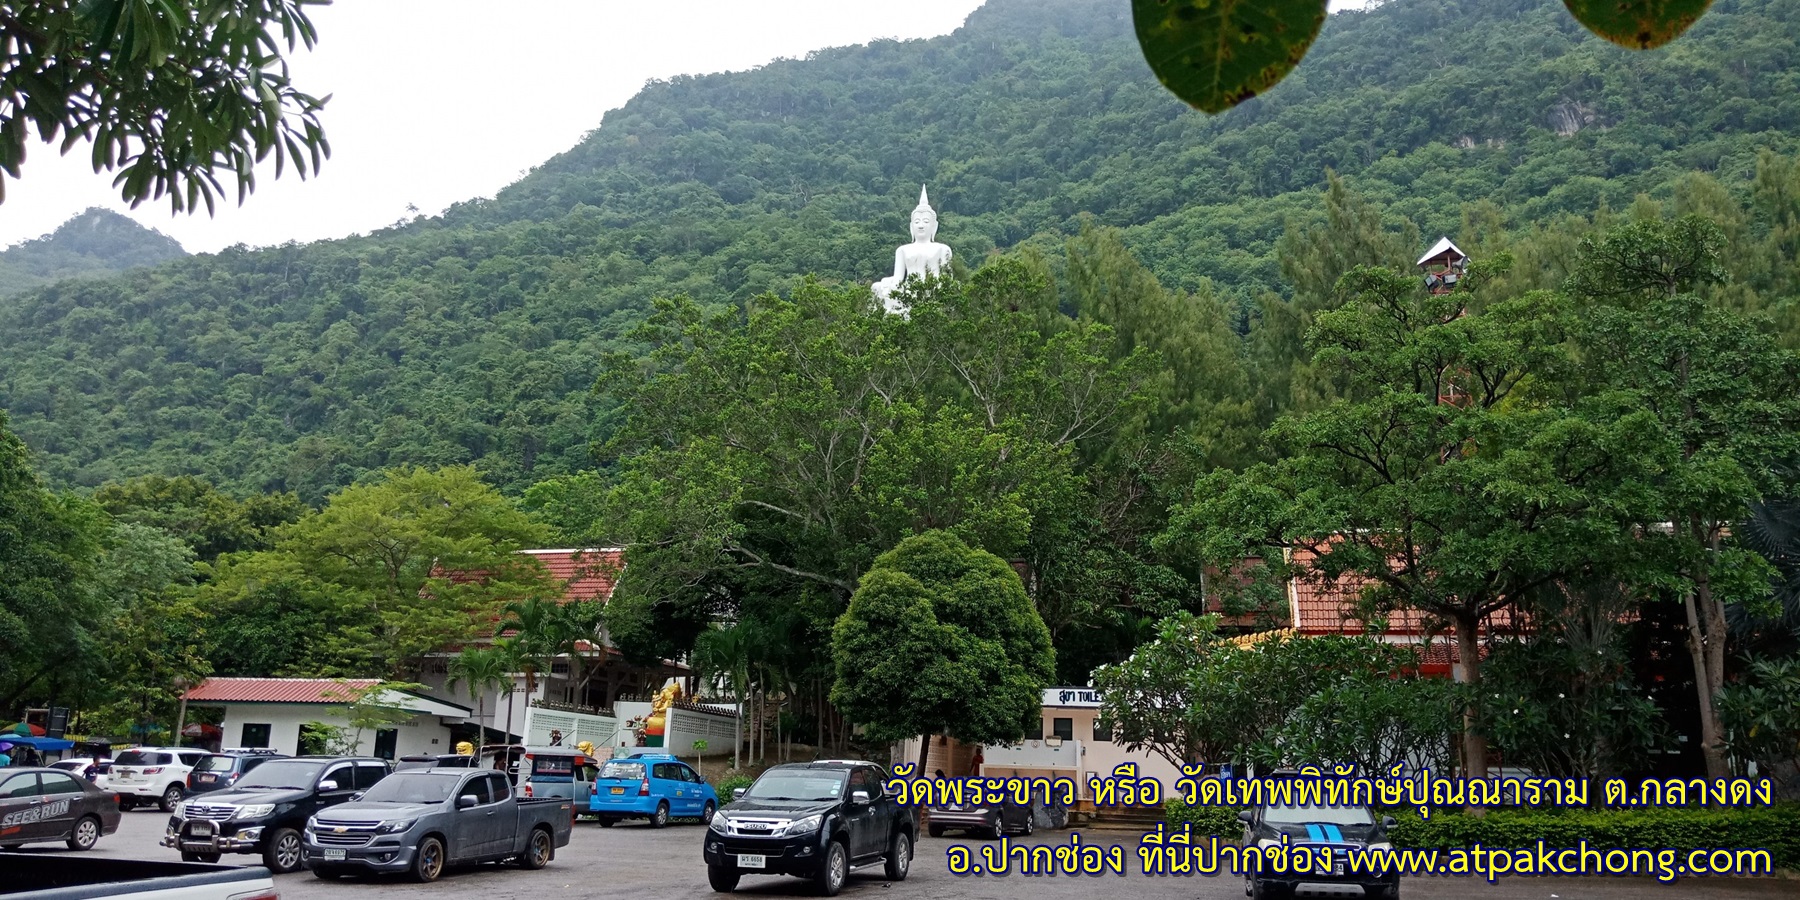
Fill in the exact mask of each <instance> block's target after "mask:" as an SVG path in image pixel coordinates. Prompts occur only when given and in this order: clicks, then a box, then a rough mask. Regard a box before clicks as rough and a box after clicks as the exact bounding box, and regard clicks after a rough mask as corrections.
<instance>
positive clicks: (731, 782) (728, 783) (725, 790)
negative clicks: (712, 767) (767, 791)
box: [718, 775, 756, 803]
mask: <svg viewBox="0 0 1800 900" xmlns="http://www.w3.org/2000/svg"><path fill="white" fill-rule="evenodd" d="M755 783H756V779H754V778H751V777H750V776H748V775H732V776H729V777H727V778H724V779H721V780H720V781H719V784H718V791H719V802H720V803H730V802H731V792H732V791H735V790H737V789H738V788H747V787H749V786H751V785H753V784H755Z"/></svg>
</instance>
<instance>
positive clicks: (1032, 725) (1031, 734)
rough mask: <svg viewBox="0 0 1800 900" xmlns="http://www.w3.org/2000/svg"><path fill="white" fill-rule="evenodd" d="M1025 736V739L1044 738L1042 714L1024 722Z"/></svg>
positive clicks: (1038, 739)
mask: <svg viewBox="0 0 1800 900" xmlns="http://www.w3.org/2000/svg"><path fill="white" fill-rule="evenodd" d="M1025 738H1026V739H1027V740H1033V741H1041V740H1043V739H1044V717H1043V716H1037V717H1036V718H1033V719H1032V720H1031V721H1030V722H1027V723H1026V725H1025Z"/></svg>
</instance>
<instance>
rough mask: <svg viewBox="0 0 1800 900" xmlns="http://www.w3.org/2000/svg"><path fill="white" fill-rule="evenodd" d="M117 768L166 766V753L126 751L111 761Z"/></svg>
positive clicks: (167, 761)
mask: <svg viewBox="0 0 1800 900" xmlns="http://www.w3.org/2000/svg"><path fill="white" fill-rule="evenodd" d="M113 764H114V765H118V766H166V765H168V764H169V754H167V753H145V752H143V751H141V750H127V751H125V752H124V753H121V754H119V758H118V759H116V760H113Z"/></svg>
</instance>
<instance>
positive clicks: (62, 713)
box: [44, 706, 69, 738]
mask: <svg viewBox="0 0 1800 900" xmlns="http://www.w3.org/2000/svg"><path fill="white" fill-rule="evenodd" d="M68 730H69V708H68V707H66V706H52V707H50V721H49V722H48V723H46V724H45V725H44V737H53V738H59V737H62V736H63V734H64V733H66V732H67V731H68Z"/></svg>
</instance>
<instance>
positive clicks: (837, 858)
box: [813, 841, 850, 897]
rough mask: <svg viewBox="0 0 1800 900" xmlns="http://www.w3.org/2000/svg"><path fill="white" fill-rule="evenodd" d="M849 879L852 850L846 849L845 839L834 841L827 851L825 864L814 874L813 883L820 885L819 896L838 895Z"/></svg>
mask: <svg viewBox="0 0 1800 900" xmlns="http://www.w3.org/2000/svg"><path fill="white" fill-rule="evenodd" d="M849 880H850V851H848V850H845V849H844V842H843V841H832V842H831V849H829V850H826V851H825V864H824V865H822V866H820V867H819V874H817V875H815V876H813V884H815V885H817V886H818V888H819V896H821V897H836V896H837V895H838V891H841V890H843V889H844V882H846V881H849Z"/></svg>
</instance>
